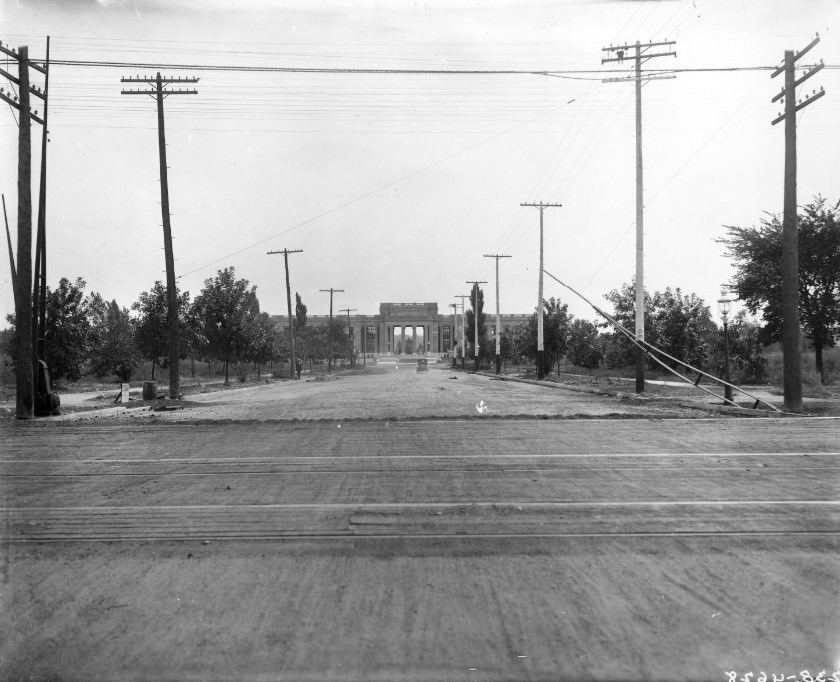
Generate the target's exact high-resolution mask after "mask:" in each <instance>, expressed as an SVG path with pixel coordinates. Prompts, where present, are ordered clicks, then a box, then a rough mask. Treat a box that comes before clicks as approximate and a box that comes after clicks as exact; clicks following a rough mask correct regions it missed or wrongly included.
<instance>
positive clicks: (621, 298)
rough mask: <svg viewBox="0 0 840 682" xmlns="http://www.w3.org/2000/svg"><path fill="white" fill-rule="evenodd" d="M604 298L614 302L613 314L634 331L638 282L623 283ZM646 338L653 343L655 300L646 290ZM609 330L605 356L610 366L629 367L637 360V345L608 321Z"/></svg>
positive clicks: (622, 324)
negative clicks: (615, 329)
mask: <svg viewBox="0 0 840 682" xmlns="http://www.w3.org/2000/svg"><path fill="white" fill-rule="evenodd" d="M604 298H605V299H606V300H607V301H609V302H610V303H612V306H613V313H612V316H613V317H614V318H615V319H616V321H617V322H618V323H619V324H620V325H621V326H622V327H624V328H625V329H628V330H629V331H630V332H633V331H634V330H635V328H636V284H635V279H634V280H633V281H631V282H630V283H629V284H622V285H621V288H620V289H613V290H612V291H610V292H609V293H608V294H606V295H605V296H604ZM644 316H645V340H646V341H649V342H650V343H653V344H654V345H655V343H656V342H655V341H654V339H653V337H654V335H655V332H654V330H653V300H652V299H651V297H650V294H648V292H647V291H645V292H644ZM603 326H604V327H606V328H607V329H608V330H609V331H608V333H607V334H606V335H605V336H606V338H605V349H604V357H605V361H606V364H607V366H608V367H628V366H630V365H633V364H635V362H636V346H635V345H633V344H632V343H631V342H630V340H629V339H628V338H627V337H626V336H624V334H622V333H620V332H618V331H614V330H613V327H612V325H611V324H609V323H608V322H606V323H604V324H603Z"/></svg>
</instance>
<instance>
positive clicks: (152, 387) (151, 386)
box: [143, 381, 157, 400]
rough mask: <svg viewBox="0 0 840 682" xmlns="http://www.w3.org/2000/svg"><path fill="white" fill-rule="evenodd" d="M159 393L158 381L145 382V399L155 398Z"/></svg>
mask: <svg viewBox="0 0 840 682" xmlns="http://www.w3.org/2000/svg"><path fill="white" fill-rule="evenodd" d="M156 395H157V381H144V382H143V400H154V399H155V396H156Z"/></svg>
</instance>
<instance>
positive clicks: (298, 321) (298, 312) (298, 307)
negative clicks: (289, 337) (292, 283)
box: [295, 292, 306, 331]
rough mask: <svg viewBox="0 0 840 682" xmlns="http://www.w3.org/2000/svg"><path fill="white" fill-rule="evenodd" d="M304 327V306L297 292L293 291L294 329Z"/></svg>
mask: <svg viewBox="0 0 840 682" xmlns="http://www.w3.org/2000/svg"><path fill="white" fill-rule="evenodd" d="M298 329H306V306H305V305H304V304H303V299H302V298H301V297H300V294H299V293H298V292H295V331H297V330H298Z"/></svg>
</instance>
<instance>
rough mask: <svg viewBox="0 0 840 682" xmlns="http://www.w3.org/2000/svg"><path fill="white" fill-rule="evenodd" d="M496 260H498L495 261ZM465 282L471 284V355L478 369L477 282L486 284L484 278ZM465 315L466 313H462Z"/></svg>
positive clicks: (476, 369)
mask: <svg viewBox="0 0 840 682" xmlns="http://www.w3.org/2000/svg"><path fill="white" fill-rule="evenodd" d="M497 262H498V261H497ZM467 284H472V285H473V288H472V294H470V298H471V299H472V307H473V317H474V318H475V337H474V338H473V341H474V343H473V355H474V356H475V371H476V372H477V371H478V350H479V348H478V285H479V284H487V282H485V281H484V280H477V279H468V280H467ZM464 317H466V313H465V314H464Z"/></svg>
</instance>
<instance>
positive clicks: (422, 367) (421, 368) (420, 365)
mask: <svg viewBox="0 0 840 682" xmlns="http://www.w3.org/2000/svg"><path fill="white" fill-rule="evenodd" d="M417 371H418V372H428V371H429V361H428V360H427V359H426V358H420V359H419V360H418V361H417Z"/></svg>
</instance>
